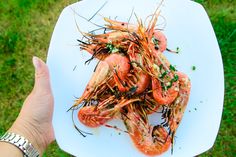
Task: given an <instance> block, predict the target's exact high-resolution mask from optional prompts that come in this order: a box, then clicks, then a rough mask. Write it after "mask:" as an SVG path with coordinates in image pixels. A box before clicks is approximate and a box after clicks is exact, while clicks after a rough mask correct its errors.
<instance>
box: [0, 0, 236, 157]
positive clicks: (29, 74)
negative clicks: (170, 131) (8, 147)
mask: <svg viewBox="0 0 236 157" xmlns="http://www.w3.org/2000/svg"><path fill="white" fill-rule="evenodd" d="M197 1H198V2H199V3H201V4H202V5H203V6H204V7H205V9H206V10H207V12H208V14H209V16H210V19H211V21H212V24H213V27H214V30H215V32H216V36H217V38H218V42H219V45H220V48H221V52H222V57H223V62H224V73H225V100H224V111H223V117H222V123H221V127H220V131H219V134H218V136H217V139H216V142H215V145H214V147H213V148H212V149H210V150H209V151H207V152H206V153H204V154H202V155H200V156H201V157H218V156H219V157H233V156H234V155H235V153H236V151H235V147H236V123H235V122H236V108H235V106H236V68H235V67H236V62H235V60H236V9H235V8H236V1H235V0H197ZM73 2H76V0H63V1H57V0H34V1H32V0H8V1H0V13H1V14H0V100H1V101H0V134H3V133H4V132H5V131H6V130H7V129H8V128H9V127H10V125H11V124H12V123H13V121H14V120H15V119H16V117H17V115H18V113H19V110H20V108H21V105H22V103H23V101H24V99H25V97H26V96H27V95H28V94H29V92H30V91H31V89H32V86H33V76H34V74H33V66H32V64H31V58H32V56H33V55H36V56H39V57H41V58H43V59H44V60H46V55H47V50H48V44H49V41H50V37H51V34H52V31H53V28H54V26H55V23H56V21H57V18H58V16H59V14H60V12H61V11H62V9H63V8H64V7H65V6H67V5H68V4H71V3H73ZM193 142H194V141H193ZM44 156H50V157H54V156H55V157H58V156H59V157H67V156H70V155H68V154H66V153H64V152H63V151H61V150H60V149H59V148H58V146H57V144H56V142H54V143H53V144H52V145H50V147H49V148H48V149H47V151H46V152H45V154H44Z"/></svg>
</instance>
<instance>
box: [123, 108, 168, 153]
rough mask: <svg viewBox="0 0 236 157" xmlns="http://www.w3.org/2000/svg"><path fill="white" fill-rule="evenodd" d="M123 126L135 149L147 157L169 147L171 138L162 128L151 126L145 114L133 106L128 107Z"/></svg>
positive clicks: (162, 151)
mask: <svg viewBox="0 0 236 157" xmlns="http://www.w3.org/2000/svg"><path fill="white" fill-rule="evenodd" d="M127 110H128V111H127V114H126V116H123V120H124V124H125V126H126V128H127V131H128V133H129V135H130V137H131V139H132V141H133V143H134V145H135V147H136V148H137V149H138V150H139V151H141V152H142V153H144V154H145V155H148V156H154V155H160V154H162V153H164V152H165V151H167V150H168V149H169V147H170V145H171V137H170V136H169V135H168V132H167V131H166V130H165V128H164V127H162V126H160V125H156V126H151V125H150V124H149V122H148V118H147V115H146V114H143V112H142V110H140V109H139V108H138V107H137V106H135V105H134V104H131V105H129V106H128V109H127Z"/></svg>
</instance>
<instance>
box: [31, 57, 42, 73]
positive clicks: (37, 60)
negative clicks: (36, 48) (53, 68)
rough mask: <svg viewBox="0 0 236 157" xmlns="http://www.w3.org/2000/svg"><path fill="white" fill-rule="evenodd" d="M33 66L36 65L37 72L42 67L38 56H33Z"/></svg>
mask: <svg viewBox="0 0 236 157" xmlns="http://www.w3.org/2000/svg"><path fill="white" fill-rule="evenodd" d="M33 65H34V68H35V70H36V71H37V70H39V68H40V66H41V63H40V60H39V58H38V57H36V56H33Z"/></svg>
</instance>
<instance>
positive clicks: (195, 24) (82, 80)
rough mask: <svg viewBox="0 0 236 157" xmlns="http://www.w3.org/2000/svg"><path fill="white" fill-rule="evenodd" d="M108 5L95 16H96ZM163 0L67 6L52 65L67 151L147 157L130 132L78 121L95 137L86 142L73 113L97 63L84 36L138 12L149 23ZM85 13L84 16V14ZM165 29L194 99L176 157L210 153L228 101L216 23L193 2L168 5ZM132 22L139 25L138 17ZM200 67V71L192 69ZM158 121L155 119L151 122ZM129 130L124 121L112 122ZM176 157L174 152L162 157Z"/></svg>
mask: <svg viewBox="0 0 236 157" xmlns="http://www.w3.org/2000/svg"><path fill="white" fill-rule="evenodd" d="M105 2H106V5H105V6H104V7H103V8H102V9H101V10H100V11H99V12H98V14H96V16H94V17H93V15H94V13H95V12H96V11H97V10H99V8H101V6H102V5H103V4H104V3H105ZM159 3H160V0H148V1H146V0H119V1H118V0H105V1H104V0H99V1H98V0H84V1H81V2H78V3H75V4H73V5H70V6H68V7H66V8H65V9H64V10H63V11H62V13H61V15H60V17H59V20H58V22H57V24H56V27H55V29H54V32H53V35H52V39H51V43H50V47H49V52H48V58H47V64H48V66H49V69H50V75H51V83H52V90H53V93H54V97H55V108H54V115H53V125H54V130H55V136H56V140H57V142H58V144H59V146H60V148H61V149H63V150H65V151H67V152H69V153H70V154H73V155H75V156H80V157H110V156H112V157H143V156H144V155H143V154H142V153H140V152H139V151H138V150H137V149H136V148H135V147H134V146H133V144H132V141H131V139H130V137H129V136H128V135H127V134H125V133H121V134H120V133H119V132H118V131H116V130H113V129H109V128H106V127H100V128H98V129H90V128H87V127H85V126H83V125H82V124H81V123H80V122H79V121H78V120H77V118H76V115H75V117H74V118H75V121H76V125H77V126H78V127H79V128H80V129H81V130H85V131H88V132H92V133H93V134H94V135H92V136H87V137H86V138H84V137H82V136H81V135H80V134H79V133H78V132H77V131H76V129H75V128H74V127H73V123H72V119H71V112H66V111H67V110H68V108H70V106H72V105H73V103H74V100H75V97H80V96H81V94H82V93H83V91H84V89H85V86H86V84H87V83H88V81H89V79H90V77H91V74H92V72H93V70H94V67H95V65H96V62H97V61H95V60H94V61H92V62H91V63H90V64H89V65H85V64H84V62H85V61H86V60H88V59H89V58H90V57H91V55H89V54H88V53H87V52H85V51H81V50H80V48H79V46H78V42H77V39H81V34H80V32H79V31H78V28H77V27H76V23H77V24H78V26H79V28H80V30H81V31H83V32H88V31H91V30H93V29H96V28H97V26H95V25H93V24H91V22H88V21H86V20H85V19H83V18H82V17H80V16H79V15H81V16H83V17H85V18H87V19H89V18H91V17H93V18H92V20H91V21H92V22H93V23H96V24H99V25H104V21H103V19H102V18H103V17H110V18H112V19H115V18H117V20H119V21H128V19H129V17H130V15H131V12H132V10H134V12H135V13H136V14H137V16H138V17H140V18H142V19H143V20H145V19H146V17H148V16H149V15H151V14H153V13H154V11H155V9H156V7H157V6H158V4H159ZM78 14H79V15H78ZM161 15H162V16H161V17H160V23H159V25H160V27H162V28H164V33H165V34H166V36H167V40H168V47H169V48H171V49H173V48H176V47H180V50H181V51H180V53H179V54H172V53H168V52H164V53H165V55H166V56H167V58H168V59H169V60H170V62H171V63H172V64H173V65H176V66H177V69H178V70H180V71H182V72H184V73H186V74H187V75H188V76H189V77H190V79H191V83H192V89H191V95H190V100H189V103H188V106H187V108H186V112H185V114H184V117H183V120H182V122H181V124H180V126H179V128H178V130H177V134H176V138H175V143H174V153H173V155H172V156H173V157H180V156H181V157H190V156H195V155H198V154H200V153H202V152H204V151H206V150H208V149H210V148H211V147H212V146H213V144H214V141H215V138H216V135H217V132H218V130H219V125H220V120H221V115H222V109H223V96H224V75H223V64H222V58H221V53H220V50H219V46H218V43H217V40H216V36H215V34H214V31H213V28H212V25H211V23H210V20H209V18H208V16H207V14H206V12H205V10H204V9H203V7H202V6H201V5H199V4H197V3H195V2H192V1H189V0H166V1H165V2H164V4H163V5H162V7H161ZM131 22H134V23H135V22H136V18H135V16H132V18H131ZM193 66H195V67H196V70H192V67H193ZM156 120H157V118H156V115H152V116H151V123H155V121H156ZM109 124H111V125H116V126H118V127H120V128H123V129H124V125H123V123H122V122H121V121H119V120H113V121H111V122H109ZM161 156H162V157H168V156H171V153H170V150H169V151H168V152H166V153H164V154H162V155H161Z"/></svg>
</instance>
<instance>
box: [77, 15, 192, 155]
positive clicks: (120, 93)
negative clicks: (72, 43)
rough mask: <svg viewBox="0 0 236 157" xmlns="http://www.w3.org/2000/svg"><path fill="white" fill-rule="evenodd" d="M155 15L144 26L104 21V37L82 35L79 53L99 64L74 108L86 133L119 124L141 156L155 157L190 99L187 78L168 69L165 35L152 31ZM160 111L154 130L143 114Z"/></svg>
mask: <svg viewBox="0 0 236 157" xmlns="http://www.w3.org/2000/svg"><path fill="white" fill-rule="evenodd" d="M159 14H160V12H159V11H157V12H155V14H154V15H153V16H152V17H151V19H150V21H149V23H148V25H147V26H145V25H144V24H143V23H142V20H140V19H138V18H137V24H131V23H125V22H120V21H116V20H111V19H109V18H104V20H105V22H106V24H105V28H106V30H108V31H106V32H104V33H102V34H94V33H83V36H84V39H83V41H82V40H78V41H79V42H80V48H81V49H82V50H85V51H87V52H89V53H90V54H92V58H91V59H93V58H96V59H98V60H99V62H98V64H97V66H96V69H95V71H94V73H93V75H92V77H91V79H90V81H89V83H88V84H87V86H86V89H85V90H84V92H83V94H82V96H81V97H80V98H78V99H77V100H76V102H75V104H74V105H73V106H72V109H73V108H76V107H77V108H78V106H79V108H80V110H79V111H78V119H79V121H80V122H81V123H82V124H84V125H86V126H88V127H91V128H95V127H99V126H109V125H108V124H106V123H107V122H108V121H110V120H112V119H121V120H122V121H123V122H124V125H125V126H126V129H127V131H126V132H127V133H128V134H129V136H130V138H131V139H132V141H133V143H134V145H135V146H136V148H137V149H138V150H140V151H141V152H142V153H143V154H145V155H149V156H153V155H160V154H162V153H163V152H165V151H167V150H168V149H169V148H170V146H171V145H173V141H174V136H175V133H176V130H177V128H178V126H179V124H180V121H181V119H182V117H183V114H184V111H185V108H186V106H187V103H188V99H189V95H190V88H191V84H190V79H189V78H188V76H187V75H186V74H184V73H182V72H180V71H178V70H177V69H176V68H175V67H174V66H173V65H171V64H170V62H169V61H168V59H167V58H166V57H165V55H164V54H163V52H164V51H166V50H168V49H167V39H166V37H165V35H164V33H163V32H162V31H161V30H160V29H158V28H156V24H157V21H158V17H159ZM157 110H161V114H162V120H163V122H162V123H161V124H159V125H156V126H153V125H151V124H150V123H149V120H148V115H150V114H152V113H154V112H157Z"/></svg>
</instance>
